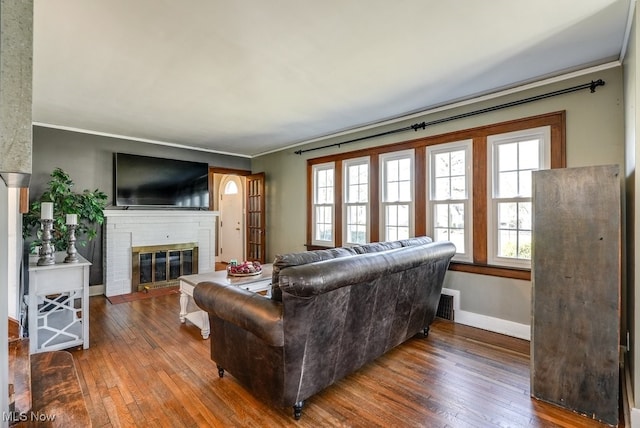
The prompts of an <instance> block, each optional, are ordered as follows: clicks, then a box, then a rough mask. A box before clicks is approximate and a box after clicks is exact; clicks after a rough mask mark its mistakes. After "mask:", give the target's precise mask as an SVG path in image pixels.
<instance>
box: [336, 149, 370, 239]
mask: <svg viewBox="0 0 640 428" xmlns="http://www.w3.org/2000/svg"><path fill="white" fill-rule="evenodd" d="M360 165H366V166H367V201H366V202H365V203H362V202H360V201H358V202H349V201H348V198H349V186H350V185H351V183H350V181H349V167H352V166H360ZM342 176H343V177H344V180H343V182H344V189H343V195H344V198H343V202H342V203H343V209H342V212H343V218H342V225H343V226H342V242H343V245H345V246H353V245H359V243H357V242H349V240H348V229H349V207H351V206H364V207H365V210H366V225H365V242H370V241H369V239H370V236H371V197H370V194H371V161H370V157H369V156H363V157H359V158H354V159H348V160H345V161H344V162H342ZM359 184H360V183H359Z"/></svg>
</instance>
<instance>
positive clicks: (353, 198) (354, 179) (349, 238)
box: [343, 157, 369, 245]
mask: <svg viewBox="0 0 640 428" xmlns="http://www.w3.org/2000/svg"><path fill="white" fill-rule="evenodd" d="M343 165H344V173H343V176H344V221H343V224H344V235H343V243H344V244H346V245H354V244H364V243H367V242H369V158H368V157H366V158H358V159H350V160H348V161H345V162H344V163H343Z"/></svg>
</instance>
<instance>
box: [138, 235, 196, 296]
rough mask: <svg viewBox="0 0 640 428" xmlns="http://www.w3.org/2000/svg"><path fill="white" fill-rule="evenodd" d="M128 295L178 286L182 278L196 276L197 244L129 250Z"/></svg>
mask: <svg viewBox="0 0 640 428" xmlns="http://www.w3.org/2000/svg"><path fill="white" fill-rule="evenodd" d="M131 267H132V274H131V285H132V292H136V291H145V290H147V289H150V288H162V287H170V286H174V285H178V283H179V281H178V278H179V277H180V276H182V275H191V274H196V273H198V244H196V243H194V242H189V243H184V244H171V245H151V246H145V247H132V248H131Z"/></svg>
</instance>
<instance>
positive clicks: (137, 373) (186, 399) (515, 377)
mask: <svg viewBox="0 0 640 428" xmlns="http://www.w3.org/2000/svg"><path fill="white" fill-rule="evenodd" d="M178 312H179V296H178V295H176V294H169V295H164V296H158V297H154V298H152V299H146V300H138V301H132V302H125V303H120V304H111V303H109V302H108V301H107V299H106V298H105V297H103V296H95V297H91V298H90V325H89V327H90V348H89V349H86V350H82V349H80V350H72V353H73V356H74V358H75V360H76V364H77V368H78V374H79V377H80V382H81V384H82V390H83V393H84V396H85V398H86V402H87V407H88V409H89V413H90V415H91V420H92V422H93V426H94V427H119V426H122V427H130V426H141V427H144V426H149V427H196V426H203V427H209V426H211V427H217V426H220V427H223V426H224V427H229V426H239V427H245V426H248V427H263V426H266V427H273V426H292V427H293V426H295V427H319V426H331V427H335V426H345V427H351V426H353V427H375V426H384V427H405V426H406V427H483V428H484V427H493V426H500V427H506V426H508V427H594V426H595V427H598V426H605V425H601V424H598V423H597V422H595V421H593V420H591V419H588V418H586V417H583V416H580V415H577V414H574V413H572V412H570V411H567V410H564V409H561V408H559V407H556V406H553V405H550V404H547V403H543V402H538V401H536V400H534V399H532V398H531V397H530V396H529V343H528V342H526V341H523V340H519V339H514V338H509V337H506V336H502V335H498V334H494V333H489V332H486V331H482V330H478V329H474V328H470V327H465V326H462V325H456V324H453V323H450V322H448V321H442V320H439V319H438V320H436V322H435V323H434V325H433V326H432V328H431V333H430V334H429V337H428V338H426V339H425V338H420V337H417V338H415V339H412V340H409V341H408V342H407V343H405V344H403V345H401V346H399V347H397V348H396V349H394V350H392V351H391V352H389V353H387V354H386V355H384V356H382V357H380V358H379V359H377V360H376V361H375V362H373V363H370V364H368V365H366V366H365V367H363V368H362V369H361V370H359V371H358V372H356V373H354V374H352V375H350V376H348V377H347V378H345V379H343V380H341V381H339V382H338V383H336V384H335V385H333V386H331V387H329V388H327V389H325V390H324V391H322V392H320V393H319V394H317V395H315V396H313V397H311V398H310V399H309V400H307V402H306V404H305V407H304V410H303V415H302V419H301V420H299V421H295V420H294V419H293V417H292V414H291V413H292V411H291V409H289V408H285V409H281V408H273V407H269V406H267V405H265V404H262V403H261V402H260V401H258V400H256V399H254V398H253V397H252V396H251V395H250V394H249V393H248V392H247V391H245V390H244V389H243V388H242V387H241V386H240V385H239V384H238V383H237V382H236V381H235V379H234V377H233V376H232V375H231V374H227V375H225V377H224V378H223V379H220V378H219V377H218V372H217V370H216V367H215V363H214V362H213V361H211V359H210V357H209V340H202V337H201V336H200V331H199V329H198V328H197V327H195V326H193V325H191V324H189V322H188V321H187V324H181V323H180V321H179V320H178ZM620 426H624V425H623V424H622V423H621V424H620Z"/></svg>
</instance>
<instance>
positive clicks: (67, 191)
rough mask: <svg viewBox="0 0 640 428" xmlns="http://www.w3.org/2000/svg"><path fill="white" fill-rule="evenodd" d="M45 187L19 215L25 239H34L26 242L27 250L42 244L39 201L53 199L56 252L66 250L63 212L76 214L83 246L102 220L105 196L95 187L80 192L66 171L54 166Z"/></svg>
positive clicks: (52, 241) (53, 239) (64, 213)
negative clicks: (21, 214)
mask: <svg viewBox="0 0 640 428" xmlns="http://www.w3.org/2000/svg"><path fill="white" fill-rule="evenodd" d="M50 177H51V179H50V180H49V183H48V187H47V188H46V190H45V191H44V192H43V193H42V195H41V196H40V197H39V198H37V199H36V200H35V201H33V202H32V203H31V206H30V209H29V212H28V213H26V214H24V216H23V218H22V235H23V238H24V239H29V238H30V237H32V238H34V239H33V241H31V242H30V243H29V249H30V250H31V251H32V252H33V251H34V249H35V248H36V247H37V246H39V245H40V243H41V233H42V230H41V228H40V209H41V204H42V202H53V233H52V239H51V243H52V245H53V247H54V248H55V250H56V251H63V250H66V249H67V244H68V243H67V225H66V217H65V216H66V214H77V216H78V224H77V226H76V232H75V234H76V239H77V245H80V246H85V245H86V243H87V241H89V240H91V239H93V238H94V237H95V236H96V234H97V231H98V227H99V226H100V225H102V223H104V213H103V210H104V208H105V207H106V205H107V195H106V194H105V193H104V192H101V191H100V190H98V189H96V190H94V191H92V192H91V191H89V190H86V189H85V190H84V191H83V192H82V193H76V192H74V191H73V187H74V185H75V184H74V182H73V181H72V180H71V178H70V177H69V174H67V173H66V172H65V171H63V170H62V169H61V168H56V169H54V170H53V172H52V173H51V176H50Z"/></svg>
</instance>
